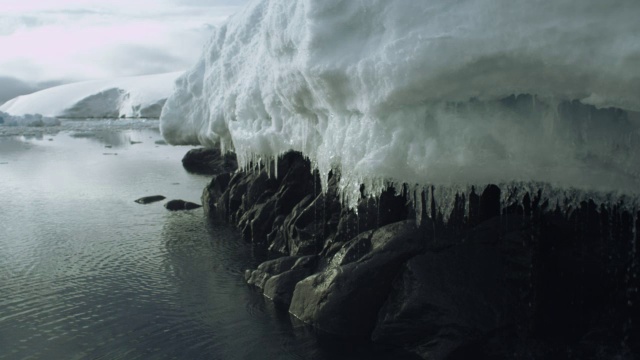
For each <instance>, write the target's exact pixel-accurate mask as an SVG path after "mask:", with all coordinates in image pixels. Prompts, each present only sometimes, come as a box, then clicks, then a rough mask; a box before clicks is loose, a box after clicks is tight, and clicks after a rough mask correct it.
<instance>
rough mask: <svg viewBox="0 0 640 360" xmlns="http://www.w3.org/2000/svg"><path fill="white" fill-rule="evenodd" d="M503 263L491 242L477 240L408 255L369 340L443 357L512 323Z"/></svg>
mask: <svg viewBox="0 0 640 360" xmlns="http://www.w3.org/2000/svg"><path fill="white" fill-rule="evenodd" d="M503 262H504V258H503V257H502V256H501V254H500V252H499V250H498V249H497V248H496V247H495V246H487V244H482V243H471V244H464V245H461V246H454V247H452V248H449V249H446V250H443V251H440V252H428V253H426V254H424V255H420V256H417V257H414V258H413V259H411V260H409V262H408V263H407V264H406V265H405V266H404V268H403V270H402V273H401V275H400V276H399V277H398V279H397V280H396V282H395V283H394V288H393V291H392V292H391V296H390V297H389V299H388V301H387V302H386V304H385V305H384V307H383V308H382V310H381V311H380V318H379V322H378V324H377V326H376V329H375V331H374V332H373V335H372V339H373V340H374V341H377V342H384V343H390V344H394V345H399V346H403V347H407V348H412V349H413V350H414V351H415V352H416V353H418V354H419V355H420V356H422V357H423V358H425V359H446V358H449V357H450V356H451V355H452V354H454V353H455V352H460V351H462V350H463V349H464V348H465V347H468V346H470V345H472V344H474V343H475V342H478V341H481V340H482V339H484V338H486V337H487V336H488V335H489V334H491V332H495V331H497V330H499V329H501V328H504V327H508V326H515V325H516V324H517V322H516V319H518V316H517V314H518V313H517V312H516V309H515V307H514V305H515V304H518V299H517V298H516V297H514V296H513V295H512V294H510V293H509V292H508V291H507V290H506V287H505V286H504V285H505V281H506V278H505V270H506V269H505V266H504V263H503ZM521 314H522V315H524V314H526V313H521Z"/></svg>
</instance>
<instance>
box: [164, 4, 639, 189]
mask: <svg viewBox="0 0 640 360" xmlns="http://www.w3.org/2000/svg"><path fill="white" fill-rule="evenodd" d="M639 14H640V2H638V1H637V0H614V1H609V2H602V1H596V0H557V1H545V2H539V1H525V0H516V1H513V0H479V1H454V2H452V1H447V0H435V1H429V2H422V1H406V0H368V1H352V0H297V1H293V0H255V1H252V2H251V3H249V4H248V6H246V7H245V8H244V10H243V11H242V12H240V13H238V14H236V15H235V16H234V17H232V18H231V19H230V20H229V22H228V24H227V25H226V26H223V27H221V28H219V29H218V30H217V31H216V32H215V34H214V36H213V38H212V39H211V40H210V41H209V43H208V45H207V46H206V48H205V50H204V53H203V54H202V57H201V59H200V60H199V62H198V63H197V64H196V66H195V67H194V68H193V69H191V70H190V71H188V72H187V73H185V74H184V75H183V76H182V77H180V78H179V79H178V81H177V90H176V92H175V93H174V94H173V95H171V97H170V98H169V99H168V100H167V103H166V105H165V107H164V109H163V112H162V115H161V129H162V132H163V134H164V136H165V138H166V139H167V141H169V142H170V143H173V144H197V143H200V144H205V145H209V146H221V147H222V148H223V149H231V148H234V149H235V151H236V152H237V153H238V156H239V161H240V164H241V165H246V164H247V163H248V162H249V161H251V160H252V159H258V158H262V159H264V158H269V157H275V156H277V155H278V154H281V153H283V152H285V151H287V150H289V149H294V150H299V151H302V152H304V153H305V154H306V155H307V156H309V158H310V159H311V160H312V161H313V163H314V164H315V165H316V166H317V167H318V168H319V170H320V171H321V174H323V175H324V174H326V173H327V172H328V171H329V170H330V169H331V168H339V169H341V171H342V180H341V182H342V183H341V186H342V189H343V191H344V192H345V194H347V195H348V194H358V189H359V186H360V183H365V184H366V185H367V188H368V189H369V190H371V191H373V192H376V191H379V189H380V188H381V187H382V186H384V185H385V182H387V181H391V182H407V183H409V184H414V183H417V184H435V185H438V184H458V185H465V184H486V183H504V182H515V181H525V182H527V181H541V182H546V183H550V184H553V185H554V186H560V187H570V188H581V189H590V190H598V191H623V192H637V191H638V189H640V187H639V186H638V185H640V181H639V179H640V161H638V160H637V159H639V158H640V115H639V113H638V111H640V41H638V39H640V21H638V20H637V19H638V15H639Z"/></svg>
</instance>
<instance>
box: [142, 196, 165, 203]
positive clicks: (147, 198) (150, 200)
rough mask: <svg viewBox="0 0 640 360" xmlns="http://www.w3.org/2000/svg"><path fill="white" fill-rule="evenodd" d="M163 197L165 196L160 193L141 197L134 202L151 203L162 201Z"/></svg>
mask: <svg viewBox="0 0 640 360" xmlns="http://www.w3.org/2000/svg"><path fill="white" fill-rule="evenodd" d="M164 199H166V198H165V197H164V196H162V195H153V196H145V197H141V198H140V199H138V200H136V202H137V203H138V204H151V203H154V202H158V201H162V200H164Z"/></svg>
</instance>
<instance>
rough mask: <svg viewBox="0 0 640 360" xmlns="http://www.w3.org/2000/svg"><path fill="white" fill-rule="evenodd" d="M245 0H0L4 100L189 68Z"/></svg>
mask: <svg viewBox="0 0 640 360" xmlns="http://www.w3.org/2000/svg"><path fill="white" fill-rule="evenodd" d="M246 1H247V0H21V1H16V0H0V103H2V102H4V100H7V98H8V97H9V98H10V97H13V95H14V94H15V93H26V92H30V91H33V90H37V89H41V88H45V87H48V86H51V85H56V84H61V83H67V82H73V81H81V80H89V79H102V78H113V77H120V76H132V75H144V74H156V73H163V72H171V71H179V70H186V69H188V68H189V67H190V66H191V65H192V64H194V63H195V61H196V60H197V58H198V56H199V55H200V52H201V49H202V46H203V44H204V42H205V40H206V39H207V38H208V37H209V36H210V35H211V31H212V30H213V28H214V27H215V26H219V25H221V24H222V23H224V21H225V20H226V19H227V18H228V17H229V15H231V14H233V13H234V12H236V11H238V10H239V8H240V6H242V5H243V4H244V3H245V2H246Z"/></svg>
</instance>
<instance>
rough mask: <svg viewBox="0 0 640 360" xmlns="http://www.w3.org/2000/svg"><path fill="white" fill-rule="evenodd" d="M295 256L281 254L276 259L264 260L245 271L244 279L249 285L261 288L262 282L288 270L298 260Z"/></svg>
mask: <svg viewBox="0 0 640 360" xmlns="http://www.w3.org/2000/svg"><path fill="white" fill-rule="evenodd" d="M298 259H299V258H298V257H296V256H283V257H280V258H277V259H273V260H269V261H265V262H263V263H262V264H260V265H259V266H258V268H257V269H256V270H253V271H251V270H247V271H245V280H246V281H247V283H248V284H249V285H255V286H256V287H258V288H260V289H262V288H263V287H264V283H265V282H266V281H267V280H268V279H269V278H270V277H272V276H274V275H278V274H281V273H283V272H285V271H287V270H290V269H291V268H292V267H293V265H294V264H295V263H296V262H297V261H298Z"/></svg>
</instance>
